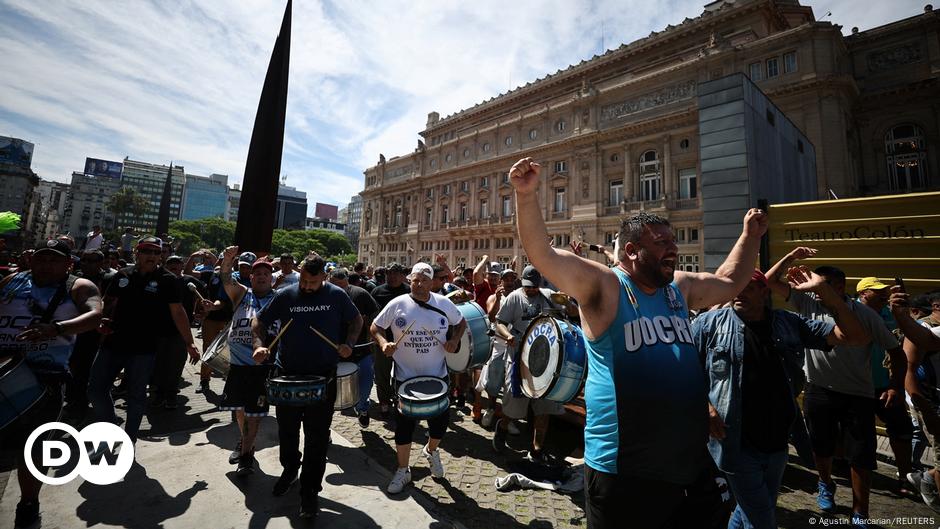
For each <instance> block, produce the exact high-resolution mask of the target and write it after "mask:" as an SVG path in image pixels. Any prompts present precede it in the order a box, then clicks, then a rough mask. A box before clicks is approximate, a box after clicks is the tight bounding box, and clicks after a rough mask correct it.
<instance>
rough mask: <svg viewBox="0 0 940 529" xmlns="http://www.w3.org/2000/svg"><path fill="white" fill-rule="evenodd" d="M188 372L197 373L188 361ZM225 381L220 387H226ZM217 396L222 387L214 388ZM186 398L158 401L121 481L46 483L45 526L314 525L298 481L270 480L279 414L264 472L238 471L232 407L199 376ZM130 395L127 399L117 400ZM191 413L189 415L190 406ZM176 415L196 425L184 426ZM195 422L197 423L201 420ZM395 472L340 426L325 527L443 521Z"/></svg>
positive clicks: (439, 525)
mask: <svg viewBox="0 0 940 529" xmlns="http://www.w3.org/2000/svg"><path fill="white" fill-rule="evenodd" d="M184 376H185V377H186V379H187V381H193V382H195V381H198V374H197V372H196V371H195V368H192V367H190V366H187V369H186V373H185V375H184ZM221 385H222V381H221V380H220V379H213V381H212V387H213V389H215V390H216V391H217V392H221ZM210 397H212V398H213V400H214V396H213V395H211V394H210ZM181 400H185V401H186V404H184V405H181V406H180V408H179V409H177V410H175V411H168V410H162V409H153V410H152V411H151V412H150V413H149V420H147V421H145V423H144V425H143V426H144V428H143V430H142V432H141V433H142V437H141V439H140V441H138V444H137V454H136V463H135V465H134V466H133V467H132V468H131V470H130V472H129V473H128V475H127V476H126V477H125V479H124V481H123V482H122V483H118V484H115V485H109V486H97V485H92V484H90V483H85V482H84V481H83V480H82V479H81V478H76V479H75V480H74V481H72V482H70V483H68V484H65V485H61V486H50V485H45V486H43V489H42V493H41V495H40V505H41V510H42V527H80V526H85V527H88V526H95V527H132V528H134V529H139V528H141V529H145V528H154V529H156V528H161V527H163V528H167V529H173V528H192V527H201V528H205V529H210V528H211V529H216V528H227V527H233V528H235V527H239V528H241V527H251V528H261V527H268V528H280V527H307V526H309V525H310V524H309V522H308V521H307V520H303V519H301V518H300V517H299V516H298V514H299V512H300V495H299V488H298V487H299V483H297V484H295V485H294V487H293V488H292V489H291V490H290V492H288V494H286V495H285V496H283V497H274V496H273V495H272V494H271V488H272V487H273V485H274V482H275V481H276V480H277V478H278V476H279V475H280V472H281V465H280V464H279V463H278V449H277V424H276V420H275V419H274V418H273V417H268V418H265V419H264V421H263V423H262V426H261V430H260V432H259V435H258V441H257V447H258V451H257V453H256V457H257V459H258V465H257V466H256V467H255V473H254V474H253V475H249V476H244V477H242V476H237V475H236V474H235V466H234V465H229V464H228V461H227V459H228V455H229V453H230V451H231V450H232V448H233V447H234V446H235V442H236V436H237V430H236V428H235V427H234V426H233V425H232V424H231V422H230V421H229V413H227V412H226V413H222V412H218V411H214V405H213V404H210V403H206V401H205V399H204V398H203V396H202V395H200V394H195V393H194V386H192V385H190V386H188V387H187V388H185V389H184V390H183V392H182V395H181ZM118 402H119V403H121V401H118ZM184 413H185V415H184ZM174 425H184V426H189V427H191V428H190V429H189V430H183V431H175V432H171V430H173V426H174ZM194 425H195V426H194ZM4 474H6V475H4V476H2V477H0V487H2V486H3V483H4V482H6V486H5V487H4V488H3V489H2V498H0V527H11V526H12V524H13V517H14V511H15V506H16V503H17V501H18V500H19V486H18V484H17V481H16V475H15V470H14V471H12V472H4ZM389 478H390V475H389V473H388V472H387V471H386V470H384V469H382V468H381V467H379V466H377V465H375V463H374V462H372V461H370V460H369V458H368V457H366V455H365V454H363V452H362V451H360V450H357V449H355V448H353V447H352V444H351V443H349V442H348V441H346V440H345V439H344V438H343V437H341V436H339V435H337V434H336V433H334V434H333V446H332V447H331V448H330V450H329V456H328V464H327V468H326V475H325V477H324V481H323V491H322V492H321V493H320V507H321V513H320V516H319V518H318V519H317V522H316V527H317V528H328V527H335V528H349V527H354V528H376V527H383V528H384V527H391V528H401V529H423V528H435V529H443V528H446V527H452V525H451V524H447V523H443V522H442V521H440V520H439V519H437V518H435V517H434V516H433V515H432V514H429V513H428V511H427V510H426V509H425V508H424V507H423V506H422V504H421V503H419V501H418V500H416V498H415V497H416V496H417V494H416V493H415V491H414V489H407V490H406V493H405V494H398V495H395V496H394V497H392V496H389V495H387V494H386V493H385V486H386V484H387V483H388V480H389Z"/></svg>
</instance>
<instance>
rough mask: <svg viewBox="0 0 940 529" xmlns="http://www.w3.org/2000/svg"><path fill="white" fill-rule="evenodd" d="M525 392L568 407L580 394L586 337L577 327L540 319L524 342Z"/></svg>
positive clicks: (535, 321) (522, 357) (531, 396)
mask: <svg viewBox="0 0 940 529" xmlns="http://www.w3.org/2000/svg"><path fill="white" fill-rule="evenodd" d="M520 372H521V375H522V388H521V389H522V393H523V394H525V396H527V397H529V398H532V399H546V400H551V401H555V402H560V403H562V404H565V403H567V402H570V401H571V400H572V399H574V398H575V397H576V396H577V395H578V391H579V390H580V389H581V385H582V384H583V383H584V378H585V376H586V375H587V350H586V348H585V345H584V334H583V333H582V332H581V328H580V327H578V326H577V325H575V324H573V323H571V322H568V321H565V320H562V319H558V318H554V317H551V316H544V315H543V316H539V317H537V318H535V319H534V320H532V323H530V324H529V327H528V328H527V329H526V331H525V335H524V336H523V339H522V354H521V358H520Z"/></svg>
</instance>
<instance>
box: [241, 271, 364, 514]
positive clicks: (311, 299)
mask: <svg viewBox="0 0 940 529" xmlns="http://www.w3.org/2000/svg"><path fill="white" fill-rule="evenodd" d="M325 265H326V263H325V262H324V260H323V258H322V257H320V256H319V255H315V254H314V255H311V256H308V257H307V258H306V259H304V261H303V263H302V264H301V267H300V282H299V283H297V284H295V285H291V286H289V287H285V288H282V289H281V290H278V291H277V294H275V296H274V299H273V300H271V303H269V304H268V305H267V307H265V308H264V309H262V310H261V311H260V312H258V314H257V315H256V316H255V317H254V318H253V319H252V322H251V331H252V339H253V346H254V355H253V357H254V359H255V361H256V362H264V361H265V360H267V359H268V358H269V357H270V356H271V351H270V350H269V349H268V348H267V347H266V346H265V343H266V339H267V338H266V329H267V328H268V327H271V326H272V325H274V323H275V322H277V321H280V322H281V325H290V327H288V328H287V330H286V331H284V335H283V336H282V337H281V341H280V342H279V343H278V349H277V357H276V360H275V366H276V369H277V372H278V373H279V375H281V376H295V377H303V376H310V375H315V376H322V377H327V378H328V379H329V384H328V386H327V390H326V395H325V396H324V399H323V400H320V401H316V402H313V403H311V404H309V405H306V406H277V431H278V438H279V439H280V450H281V455H280V460H281V466H283V467H284V471H283V472H282V473H281V477H280V478H279V479H278V480H277V482H276V483H275V484H274V490H273V493H274V495H275V496H283V495H284V494H286V493H287V491H288V490H289V489H290V487H291V485H292V484H293V483H294V481H295V480H296V479H297V471H298V469H300V468H301V453H300V427H301V425H303V428H304V456H303V471H302V473H301V476H300V516H301V517H303V518H315V517H316V516H317V514H318V513H319V493H320V491H321V490H323V487H322V481H323V473H324V471H325V470H326V450H327V447H328V446H329V440H330V424H331V423H332V422H333V403H334V401H335V400H336V364H337V363H338V362H339V359H340V358H349V356H350V355H352V346H353V345H355V343H356V340H357V338H358V337H359V332H360V331H361V330H362V316H360V315H359V311H358V310H356V306H355V305H353V302H352V301H351V300H350V299H349V296H347V295H346V293H345V292H343V289H341V288H339V287H337V286H336V285H333V284H331V283H329V282H327V281H326V271H325V269H324V268H325ZM311 327H313V328H315V329H317V330H318V331H319V332H320V333H321V334H322V335H324V336H326V338H327V339H329V340H330V341H331V342H333V344H337V345H338V348H335V349H334V348H333V346H332V345H330V344H329V343H327V342H326V340H324V339H323V338H322V337H320V336H319V335H317V334H315V333H313V331H311V329H310V328H311Z"/></svg>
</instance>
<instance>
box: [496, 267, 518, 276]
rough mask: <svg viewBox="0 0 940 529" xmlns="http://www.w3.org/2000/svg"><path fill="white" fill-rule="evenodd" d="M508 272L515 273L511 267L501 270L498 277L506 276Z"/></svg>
mask: <svg viewBox="0 0 940 529" xmlns="http://www.w3.org/2000/svg"><path fill="white" fill-rule="evenodd" d="M509 274H512V275H516V271H515V270H513V269H512V268H507V269H505V270H503V271H502V272H500V274H499V277H506V276H508V275H509Z"/></svg>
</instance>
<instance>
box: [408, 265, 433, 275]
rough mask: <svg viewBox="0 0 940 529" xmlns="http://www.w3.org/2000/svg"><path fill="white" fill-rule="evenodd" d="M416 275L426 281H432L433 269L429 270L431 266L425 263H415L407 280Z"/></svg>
mask: <svg viewBox="0 0 940 529" xmlns="http://www.w3.org/2000/svg"><path fill="white" fill-rule="evenodd" d="M418 274H421V275H423V276H425V277H427V278H428V279H434V269H433V268H431V265H429V264H427V263H416V264H415V265H414V267H412V268H411V274H410V275H409V276H408V277H409V278H414V277H415V276H417V275H418Z"/></svg>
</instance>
